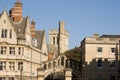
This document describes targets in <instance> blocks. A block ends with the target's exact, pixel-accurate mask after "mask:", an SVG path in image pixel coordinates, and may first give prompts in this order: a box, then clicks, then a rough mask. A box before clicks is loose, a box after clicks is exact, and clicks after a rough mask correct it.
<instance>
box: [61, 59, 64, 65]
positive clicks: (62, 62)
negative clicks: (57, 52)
mask: <svg viewBox="0 0 120 80" xmlns="http://www.w3.org/2000/svg"><path fill="white" fill-rule="evenodd" d="M61 65H62V66H64V57H62V58H61Z"/></svg>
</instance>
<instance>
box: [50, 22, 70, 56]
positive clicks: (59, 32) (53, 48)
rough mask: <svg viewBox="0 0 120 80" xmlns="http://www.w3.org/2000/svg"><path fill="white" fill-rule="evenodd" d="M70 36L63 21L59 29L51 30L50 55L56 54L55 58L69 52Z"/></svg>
mask: <svg viewBox="0 0 120 80" xmlns="http://www.w3.org/2000/svg"><path fill="white" fill-rule="evenodd" d="M68 36H69V34H68V32H67V31H66V30H65V23H64V22H63V21H60V22H59V29H52V30H49V53H54V57H55V56H57V55H59V54H61V53H64V52H65V51H66V50H68Z"/></svg>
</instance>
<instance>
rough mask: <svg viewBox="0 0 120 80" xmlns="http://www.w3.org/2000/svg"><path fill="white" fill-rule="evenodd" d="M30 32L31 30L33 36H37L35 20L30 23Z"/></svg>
mask: <svg viewBox="0 0 120 80" xmlns="http://www.w3.org/2000/svg"><path fill="white" fill-rule="evenodd" d="M30 32H31V36H32V38H34V37H35V22H34V21H33V20H32V22H31V25H30Z"/></svg>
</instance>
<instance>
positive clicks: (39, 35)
mask: <svg viewBox="0 0 120 80" xmlns="http://www.w3.org/2000/svg"><path fill="white" fill-rule="evenodd" d="M44 34H45V31H35V38H36V39H37V41H38V48H39V49H41V48H42V43H43V37H44Z"/></svg>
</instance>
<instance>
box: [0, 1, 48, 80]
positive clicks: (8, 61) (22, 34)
mask: <svg viewBox="0 0 120 80" xmlns="http://www.w3.org/2000/svg"><path fill="white" fill-rule="evenodd" d="M46 60H48V55H47V43H46V33H45V31H36V30H35V22H34V21H32V22H31V23H30V19H29V17H28V16H27V17H23V16H22V3H21V2H20V1H16V3H15V5H14V8H12V9H11V10H10V12H9V14H8V13H7V11H6V10H5V9H4V10H3V12H2V13H1V14H0V80H29V79H32V80H36V79H37V68H39V67H40V64H41V63H42V62H43V61H46Z"/></svg>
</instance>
